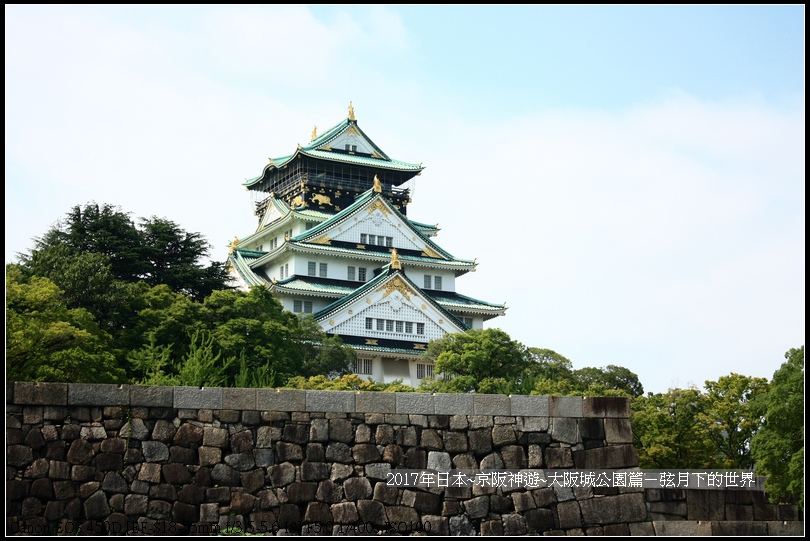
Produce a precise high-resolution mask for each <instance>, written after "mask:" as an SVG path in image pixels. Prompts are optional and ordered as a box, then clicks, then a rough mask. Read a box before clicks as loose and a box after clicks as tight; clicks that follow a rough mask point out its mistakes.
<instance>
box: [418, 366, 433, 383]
mask: <svg viewBox="0 0 810 541" xmlns="http://www.w3.org/2000/svg"><path fill="white" fill-rule="evenodd" d="M432 377H433V365H432V364H422V363H417V364H416V379H423V378H432Z"/></svg>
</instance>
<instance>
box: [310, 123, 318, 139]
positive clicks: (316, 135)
mask: <svg viewBox="0 0 810 541" xmlns="http://www.w3.org/2000/svg"><path fill="white" fill-rule="evenodd" d="M317 137H318V126H313V127H312V139H311V140H312V141H314V140H315V138H317Z"/></svg>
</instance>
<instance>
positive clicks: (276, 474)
mask: <svg viewBox="0 0 810 541" xmlns="http://www.w3.org/2000/svg"><path fill="white" fill-rule="evenodd" d="M267 476H268V477H269V478H270V483H271V484H272V486H274V487H285V486H287V485H289V484H290V483H292V482H293V481H295V466H293V465H292V464H290V463H289V462H284V463H282V464H276V465H275V466H270V467H269V468H268V469H267Z"/></svg>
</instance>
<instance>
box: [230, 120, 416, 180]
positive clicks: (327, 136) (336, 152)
mask: <svg viewBox="0 0 810 541" xmlns="http://www.w3.org/2000/svg"><path fill="white" fill-rule="evenodd" d="M314 135H315V137H314V138H313V139H312V140H311V141H310V142H309V144H307V145H306V146H301V145H298V148H297V149H296V150H295V152H293V153H292V154H289V155H287V156H281V157H278V158H271V159H270V163H268V164H267V165H266V166H265V167H264V170H263V171H262V174H261V175H259V176H258V177H256V178H252V179H249V180H246V181H245V182H244V185H245V186H247V187H250V186H253V185H254V184H256V183H258V182H259V181H260V180H261V179H262V178H264V177H265V176H266V175H267V173H269V172H272V171H273V170H274V169H281V168H283V167H284V166H285V165H287V164H288V163H290V162H291V161H292V160H294V159H295V158H297V157H298V156H308V157H311V158H316V159H321V160H329V161H339V162H344V163H349V164H354V165H361V166H371V167H376V168H379V169H387V170H394V171H402V172H411V173H413V174H414V175H415V174H417V173H420V172H421V171H422V170H423V169H424V167H422V164H415V163H409V162H403V161H400V160H394V159H392V158H390V157H389V156H388V155H387V154H386V153H385V152H383V150H382V149H381V148H380V147H378V146H377V145H376V143H374V141H372V140H371V138H369V137H368V135H366V134H365V132H364V131H363V130H361V129H360V126H358V124H357V120H355V119H354V114H353V112H352V110H350V112H349V117H348V118H346V119H344V120H342V121H340V122H339V123H337V124H336V125H334V126H332V127H331V128H329V129H328V130H326V131H325V132H324V133H322V134H320V135H317V134H314ZM347 137H352V138H353V139H352V140H353V141H357V142H358V145H357V146H359V147H362V148H363V150H365V152H362V151H359V149H358V152H353V153H352V152H345V151H343V149H340V148H337V147H335V146H333V145H335V144H339V142H340V141H342V140H344V139H346V138H347Z"/></svg>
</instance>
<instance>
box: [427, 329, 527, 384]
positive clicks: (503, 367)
mask: <svg viewBox="0 0 810 541" xmlns="http://www.w3.org/2000/svg"><path fill="white" fill-rule="evenodd" d="M525 352H526V348H525V346H524V345H523V344H521V343H520V342H518V341H516V340H512V339H511V338H510V337H509V335H508V334H507V333H505V332H504V331H502V330H500V329H476V330H472V331H467V332H464V333H451V334H447V335H445V336H443V337H442V338H439V339H436V340H431V341H430V343H429V344H428V347H427V352H426V354H425V355H426V357H427V358H429V359H431V360H433V361H434V363H435V365H436V366H435V371H436V373H444V374H452V375H453V377H452V378H450V379H449V380H436V381H434V382H429V384H431V385H434V386H435V387H436V388H437V389H440V390H441V392H466V391H472V390H479V387H481V386H482V385H483V386H484V387H485V388H487V389H488V390H489V389H492V388H493V386H494V381H495V380H498V379H500V378H502V379H504V380H506V381H509V380H511V379H514V378H517V377H519V376H520V374H521V373H522V371H523V369H524V368H525V367H526V364H527V363H526V358H525Z"/></svg>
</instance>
